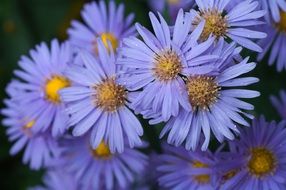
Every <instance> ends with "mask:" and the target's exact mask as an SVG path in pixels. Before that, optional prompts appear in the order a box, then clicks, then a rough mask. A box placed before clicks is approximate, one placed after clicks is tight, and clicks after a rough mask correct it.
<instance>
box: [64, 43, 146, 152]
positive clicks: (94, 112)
mask: <svg viewBox="0 0 286 190" xmlns="http://www.w3.org/2000/svg"><path fill="white" fill-rule="evenodd" d="M97 43H98V47H99V49H98V50H99V51H98V57H95V56H93V55H92V54H91V53H89V52H87V51H82V53H81V61H82V62H83V66H78V65H77V64H74V65H73V66H72V67H70V68H69V69H68V70H67V71H66V75H67V76H68V78H69V79H70V80H71V81H72V82H73V84H72V86H70V87H68V88H65V89H63V90H62V91H61V92H60V93H61V97H62V99H63V101H64V102H65V103H66V104H67V110H66V112H67V114H69V115H70V119H69V126H74V128H73V135H74V136H82V135H84V134H86V133H87V132H88V131H91V135H90V143H91V145H92V147H93V148H96V147H97V146H98V145H99V144H100V142H101V141H104V142H105V143H106V144H108V145H109V148H110V150H111V152H113V153H114V152H115V151H118V152H123V150H124V143H123V141H124V139H125V138H126V139H127V140H128V142H129V146H130V147H134V145H138V144H141V140H140V136H142V135H143V129H142V126H141V124H140V122H139V121H138V119H137V118H136V117H135V115H134V114H133V113H132V112H131V110H130V109H129V108H128V104H129V101H128V100H129V96H131V95H130V94H131V93H129V92H128V91H127V90H126V88H125V86H124V85H122V83H119V82H118V76H117V73H116V66H115V63H116V62H117V57H116V56H115V54H114V53H113V51H112V50H111V51H110V52H109V51H108V50H107V49H106V48H105V47H104V44H103V42H102V41H101V40H100V39H98V41H97Z"/></svg>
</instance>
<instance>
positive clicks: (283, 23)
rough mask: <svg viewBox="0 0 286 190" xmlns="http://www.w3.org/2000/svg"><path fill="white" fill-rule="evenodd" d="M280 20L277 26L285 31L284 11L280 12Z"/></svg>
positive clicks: (285, 14)
mask: <svg viewBox="0 0 286 190" xmlns="http://www.w3.org/2000/svg"><path fill="white" fill-rule="evenodd" d="M280 18H281V19H280V22H279V23H278V24H277V27H278V29H279V30H280V31H282V32H286V12H282V11H281V12H280Z"/></svg>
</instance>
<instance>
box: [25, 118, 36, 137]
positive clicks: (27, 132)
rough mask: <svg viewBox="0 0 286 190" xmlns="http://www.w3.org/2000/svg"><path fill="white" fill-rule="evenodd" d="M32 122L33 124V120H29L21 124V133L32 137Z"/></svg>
mask: <svg viewBox="0 0 286 190" xmlns="http://www.w3.org/2000/svg"><path fill="white" fill-rule="evenodd" d="M34 124H35V120H31V121H29V122H28V123H26V125H24V126H23V128H22V130H23V133H24V134H25V135H26V136H27V137H32V136H33V133H32V131H31V130H30V129H31V128H32V127H33V126H34Z"/></svg>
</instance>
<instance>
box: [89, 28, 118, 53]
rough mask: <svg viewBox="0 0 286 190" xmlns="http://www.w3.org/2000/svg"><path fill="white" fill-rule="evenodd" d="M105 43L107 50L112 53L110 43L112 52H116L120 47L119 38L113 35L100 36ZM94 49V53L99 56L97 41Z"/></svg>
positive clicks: (94, 43) (104, 34)
mask: <svg viewBox="0 0 286 190" xmlns="http://www.w3.org/2000/svg"><path fill="white" fill-rule="evenodd" d="M99 37H100V38H101V40H102V42H103V45H104V46H105V48H106V49H107V50H108V51H109V52H110V48H109V45H108V43H110V45H111V48H112V50H113V51H114V52H115V51H116V49H117V47H118V40H117V38H116V37H115V36H114V35H113V34H112V33H108V32H107V33H102V34H101V35H100V36H99ZM93 49H94V52H95V53H96V54H98V47H97V43H96V40H95V41H94V42H93Z"/></svg>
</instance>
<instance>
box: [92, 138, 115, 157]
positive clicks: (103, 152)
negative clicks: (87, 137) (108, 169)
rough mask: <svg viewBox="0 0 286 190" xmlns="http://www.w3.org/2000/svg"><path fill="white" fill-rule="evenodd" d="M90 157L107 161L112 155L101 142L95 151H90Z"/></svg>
mask: <svg viewBox="0 0 286 190" xmlns="http://www.w3.org/2000/svg"><path fill="white" fill-rule="evenodd" d="M92 155H93V156H94V157H96V158H101V159H107V158H109V157H110V156H111V155H112V154H111V153H110V150H109V148H108V146H107V145H106V144H105V143H104V142H101V143H100V144H99V145H98V147H97V148H96V149H92Z"/></svg>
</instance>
